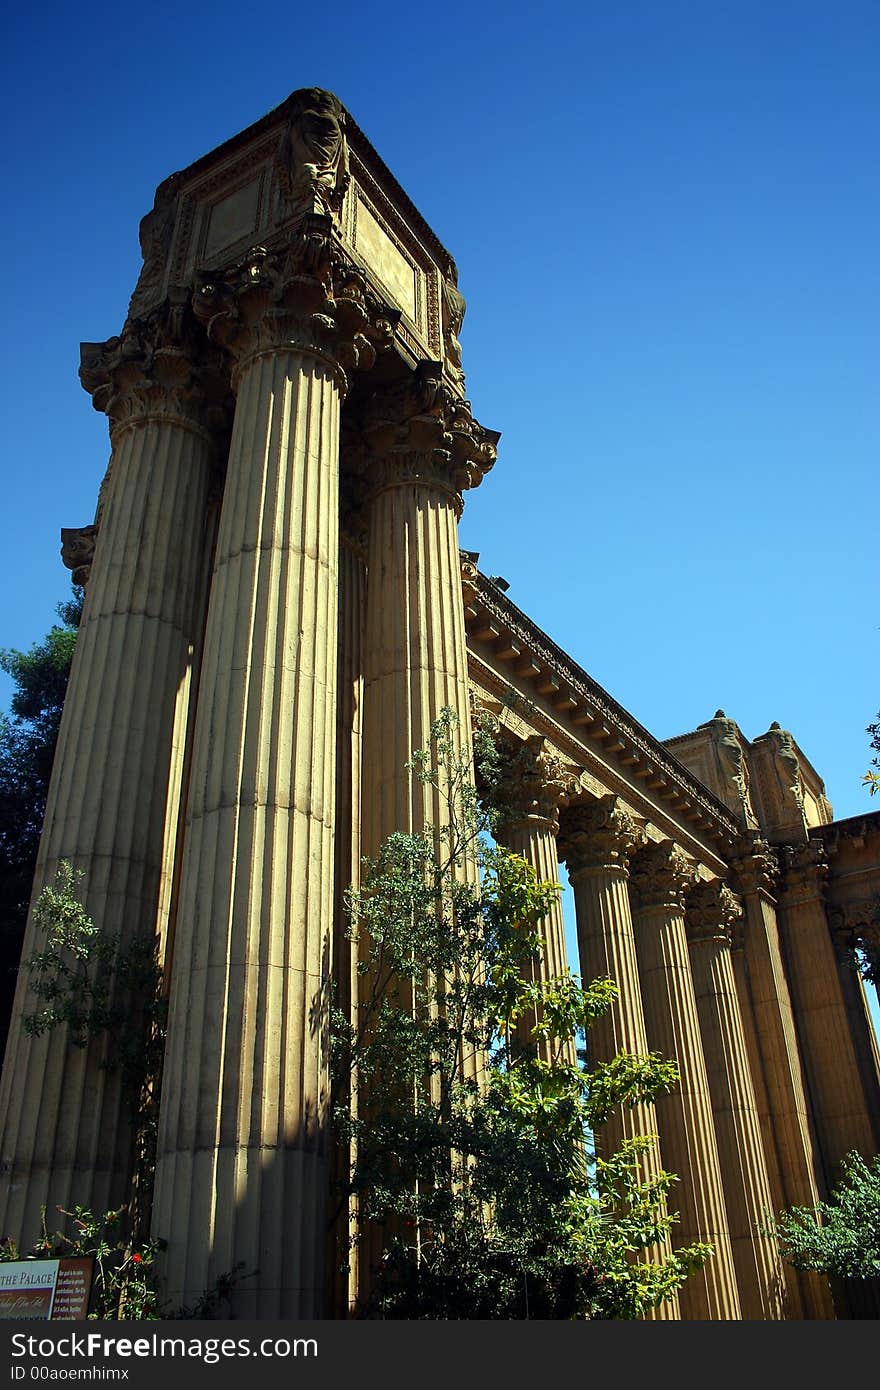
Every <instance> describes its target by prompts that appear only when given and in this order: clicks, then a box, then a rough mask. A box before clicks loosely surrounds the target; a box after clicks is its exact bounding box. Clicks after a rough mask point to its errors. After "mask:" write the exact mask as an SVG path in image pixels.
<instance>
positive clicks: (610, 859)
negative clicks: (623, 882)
mask: <svg viewBox="0 0 880 1390" xmlns="http://www.w3.org/2000/svg"><path fill="white" fill-rule="evenodd" d="M644 842H645V832H644V830H643V828H642V827H641V826H640V825H639V823H638V821H636V819H635V817H634V816H632V815H630V813H629V812H628V811H627V810H625V809H624V807H623V806H621V804H620V802H619V801H618V799H617V797H616V796H610V795H609V796H603V797H602V798H601V800H598V801H584V802H581V803H579V804H578V805H576V806H570V807H569V808H568V810H567V811H566V812H565V814H564V816H563V819H562V825H561V830H560V836H559V857H560V859H564V860H565V862H566V864H567V866H568V874H569V877H570V878H576V877H578V876H579V875H581V874H587V873H596V872H599V871H604V872H606V873H611V872H614V873H617V874H620V875H622V876H623V877H624V878H625V877H626V874H627V865H628V860H629V856H630V855H631V854H632V853H633V851H634V850H635V849H637V848H638V847H639V846H640V845H642V844H644Z"/></svg>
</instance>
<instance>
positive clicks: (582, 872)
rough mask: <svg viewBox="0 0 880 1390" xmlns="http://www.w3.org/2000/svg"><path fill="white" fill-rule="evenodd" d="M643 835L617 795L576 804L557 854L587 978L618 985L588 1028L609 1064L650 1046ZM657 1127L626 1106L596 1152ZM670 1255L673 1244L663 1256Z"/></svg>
mask: <svg viewBox="0 0 880 1390" xmlns="http://www.w3.org/2000/svg"><path fill="white" fill-rule="evenodd" d="M643 840H644V832H643V831H642V830H641V829H640V828H639V827H638V826H637V825H636V822H635V821H634V820H633V818H632V816H630V815H628V814H627V813H626V811H625V810H623V809H622V808H621V807H620V806H619V805H618V802H617V798H616V797H613V796H608V797H605V798H603V800H602V801H599V802H595V803H592V802H591V803H588V804H581V805H578V806H572V807H570V808H569V809H568V810H567V811H565V812H564V813H563V816H562V828H561V833H560V844H559V852H560V856H561V857H562V858H563V859H564V860H565V862H566V865H567V868H568V877H569V879H570V881H571V885H572V887H573V889H574V900H575V910H576V913H577V932H578V949H579V954H580V969H581V978H582V980H583V982H584V984H585V985H588V984H589V983H590V982H591V981H592V980H597V979H603V978H609V979H612V980H613V981H614V983H615V984H616V985H617V989H618V998H617V999H616V1001H615V1002H614V1003H613V1004H612V1006H611V1008H610V1009H609V1011H608V1013H607V1014H605V1015H604V1017H603V1018H600V1019H597V1020H596V1022H595V1023H594V1024H593V1025H592V1027H591V1028H590V1031H589V1035H588V1037H587V1057H588V1061H589V1063H590V1064H594V1063H596V1062H610V1061H611V1060H612V1058H614V1057H616V1056H617V1054H618V1053H620V1052H629V1053H635V1054H638V1055H640V1056H644V1055H645V1054H646V1053H647V1052H649V1051H650V1048H649V1045H648V1037H647V1033H646V1031H645V1018H644V1013H643V1009H642V993H641V987H640V984H639V971H638V963H637V960H636V947H635V938H634V935H633V924H632V917H631V914H630V903H629V894H628V892H627V879H628V877H629V871H628V862H629V855H630V853H631V852H632V850H633V849H634V848H635V847H636V846H638V845H640V844H641V843H642V842H643ZM659 1128H660V1126H659V1121H658V1117H657V1111H656V1109H655V1107H654V1106H653V1105H651V1104H648V1103H645V1104H641V1105H635V1106H632V1107H629V1106H623V1107H620V1108H619V1109H618V1110H617V1111H615V1113H614V1114H612V1115H611V1116H610V1117H609V1119H608V1122H607V1123H606V1124H605V1125H603V1126H602V1128H601V1130H600V1131H598V1132H597V1134H596V1136H595V1139H596V1147H597V1151H598V1152H599V1153H600V1154H601V1153H602V1152H603V1151H604V1152H605V1153H607V1154H612V1153H615V1152H616V1151H617V1150H618V1149H619V1148H620V1145H621V1144H622V1143H623V1141H624V1140H626V1139H633V1138H635V1137H637V1136H639V1135H647V1134H654V1135H656V1134H658V1132H659ZM641 1166H642V1171H643V1173H644V1176H645V1178H646V1179H650V1178H652V1177H655V1176H656V1175H657V1173H659V1172H660V1171H661V1170H662V1169H663V1166H664V1165H663V1156H662V1154H661V1150H660V1143H659V1140H658V1141H657V1142H655V1144H654V1147H653V1148H652V1149H650V1150H648V1151H647V1153H645V1154H644V1155H643V1157H642V1160H641ZM675 1243H676V1244H681V1243H682V1242H681V1241H676V1242H675ZM668 1252H669V1245H668V1244H667V1245H665V1246H664V1247H663V1249H662V1251H661V1253H662V1254H663V1255H666V1254H668ZM654 1316H655V1317H657V1318H661V1319H673V1320H675V1319H677V1318H678V1317H679V1301H678V1298H673V1299H668V1300H666V1302H665V1303H663V1304H662V1305H661V1307H660V1308H659V1309H657V1310H656V1312H655V1314H654Z"/></svg>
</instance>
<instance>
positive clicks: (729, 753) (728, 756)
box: [700, 709, 758, 829]
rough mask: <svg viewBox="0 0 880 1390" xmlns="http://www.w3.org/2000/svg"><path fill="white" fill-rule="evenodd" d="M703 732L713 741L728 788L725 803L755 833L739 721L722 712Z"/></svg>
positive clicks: (754, 820)
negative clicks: (738, 726) (706, 731)
mask: <svg viewBox="0 0 880 1390" xmlns="http://www.w3.org/2000/svg"><path fill="white" fill-rule="evenodd" d="M700 728H701V729H707V730H708V732H709V735H710V737H711V739H712V744H713V746H714V749H715V755H716V757H717V759H718V765H719V768H720V771H721V776H722V779H723V782H724V784H725V801H726V802H727V804H728V805H730V808H731V810H733V811H734V812H735V813H736V814H737V815H739V816H741V818H742V821H743V824H744V825H747V826H749V827H751V828H752V829H756V828H757V824H758V822H757V820H756V818H755V813H754V811H753V810H752V804H751V800H750V798H749V769H748V764H747V762H746V759H745V755H744V753H743V746H742V743H741V742H740V738H739V729H738V728H737V724H736V720H734V719H728V717H727V715H726V714H725V713H724V710H723V709H719V710H716V711H715V714H714V716H713V717H712V718H711V719H709V720H707V721H706V723H705V724H701V725H700Z"/></svg>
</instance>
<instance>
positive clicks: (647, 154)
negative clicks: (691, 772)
mask: <svg viewBox="0 0 880 1390" xmlns="http://www.w3.org/2000/svg"><path fill="white" fill-rule="evenodd" d="M6 39H7V42H6V45H5V48H6V55H5V58H4V59H3V66H4V71H3V81H2V89H0V90H2V101H3V104H4V106H5V110H4V112H3V122H4V137H5V144H6V147H7V151H8V155H7V167H6V172H5V175H4V179H3V183H2V187H3V198H4V205H5V206H4V212H3V217H2V219H0V222H2V239H3V248H2V250H3V259H2V264H3V267H4V281H5V283H4V299H5V311H6V330H5V332H4V334H3V337H2V353H3V358H4V361H3V364H2V376H0V380H2V389H3V390H4V392H5V393H6V402H5V408H4V416H3V418H4V421H5V425H6V430H5V435H6V439H5V463H4V479H5V481H4V495H5V497H6V499H7V504H8V511H7V514H6V516H7V520H6V535H7V546H8V554H7V562H6V566H5V583H4V605H3V620H2V624H0V645H5V646H27V645H29V643H30V642H31V641H32V640H33V639H34V638H36V637H38V636H39V635H41V634H42V632H43V631H44V630H45V629H46V627H47V626H48V623H49V622H50V620H51V618H52V615H53V609H54V605H55V603H56V602H57V600H58V599H59V598H61V597H62V596H64V595H65V592H66V584H67V571H65V570H64V569H63V567H62V565H61V562H60V559H59V557H58V548H59V539H58V531H59V528H60V527H61V526H62V525H64V526H76V525H83V524H85V523H87V522H89V521H90V520H91V519H92V515H93V510H94V505H95V498H96V493H97V487H98V483H99V481H100V478H101V476H102V474H103V471H104V467H105V464H106V460H107V455H108V440H107V429H106V420H105V419H104V417H102V416H99V415H97V414H96V413H95V412H93V410H92V408H91V405H90V402H89V399H88V397H87V396H86V395H85V393H84V392H83V391H82V390H81V388H80V386H79V383H78V380H77V366H78V358H79V349H78V345H79V342H80V340H81V339H86V340H99V339H103V338H106V337H109V336H110V335H111V334H113V333H115V332H118V330H119V328H120V327H121V324H122V322H123V319H124V315H125V311H126V306H127V302H128V297H129V295H130V293H131V290H132V288H133V286H134V282H135V280H136V278H137V274H138V269H139V263H140V253H139V248H138V239H137V228H138V221H139V219H140V217H141V216H142V215H143V213H144V212H146V211H147V210H148V209H149V207H150V206H151V204H152V199H153V192H154V189H155V186H156V184H157V183H158V182H159V181H160V180H161V179H163V178H164V177H165V176H166V175H167V174H168V173H170V172H171V171H172V170H174V169H178V168H182V167H184V166H185V165H187V164H188V163H190V162H191V161H192V160H194V159H195V158H197V157H198V156H200V155H201V154H203V153H205V152H206V151H207V150H209V149H211V148H212V147H213V146H215V145H217V144H218V143H220V142H221V141H222V140H224V139H226V138H227V137H228V136H230V135H232V134H234V133H235V132H236V131H238V130H240V129H241V128H243V127H244V126H246V125H248V124H249V123H250V122H252V121H254V120H256V119H257V118H258V117H260V116H261V115H263V114H264V113H265V112H266V111H267V110H269V109H270V108H271V107H272V106H274V105H276V104H277V103H278V102H279V101H281V100H283V98H284V97H285V96H286V95H287V94H288V93H289V92H290V91H292V90H294V89H295V88H297V87H301V86H311V85H320V86H325V87H329V88H331V89H332V90H334V91H335V92H337V93H338V95H339V96H340V97H341V99H342V101H343V102H344V103H345V105H346V106H347V107H348V108H349V109H350V110H351V112H352V113H353V115H354V116H355V118H356V120H357V121H358V123H359V124H360V125H361V126H362V128H363V129H364V131H365V132H366V133H367V135H368V136H369V137H370V139H371V140H372V141H373V143H374V144H375V145H376V147H377V148H378V150H379V152H380V153H381V154H382V155H383V157H384V158H385V159H386V161H387V162H388V164H389V165H390V167H391V168H392V170H394V172H395V173H396V175H397V176H398V177H399V179H400V181H401V183H402V184H403V185H404V187H405V188H406V189H407V191H408V192H409V193H410V195H411V196H412V198H413V199H414V201H415V203H416V204H417V205H418V207H419V208H420V209H421V210H422V212H423V213H424V215H425V216H426V218H427V220H428V221H429V222H430V223H431V224H432V226H433V227H434V228H435V230H436V232H437V233H438V235H439V236H440V238H441V239H442V240H443V241H444V242H445V243H446V244H447V246H448V247H449V248H450V250H451V251H452V252H453V254H454V255H455V257H456V259H457V261H458V264H459V269H460V284H461V288H462V290H463V292H464V294H465V295H466V297H467V299H468V313H467V317H466V320H465V324H464V329H463V332H462V335H461V337H462V342H463V347H464V364H465V368H466V370H467V374H468V391H469V394H470V396H471V399H472V401H473V406H474V412H475V414H476V415H477V416H478V418H480V419H481V420H482V422H483V423H484V424H486V425H488V426H490V427H492V428H495V429H499V430H501V431H502V441H501V449H500V454H499V460H498V463H497V465H496V467H495V470H494V471H493V473H491V474H490V475H489V477H488V479H487V480H486V482H485V483H484V485H483V487H482V488H481V489H480V490H479V491H478V492H476V493H474V494H471V495H470V496H469V498H468V500H467V505H466V508H465V516H464V521H463V524H462V543H463V544H464V545H465V546H466V547H469V548H471V549H474V550H479V551H480V552H481V565H482V566H483V567H484V568H485V569H486V570H487V571H488V572H490V573H500V574H502V575H504V576H505V577H506V578H507V579H508V580H509V581H510V585H511V589H510V596H511V598H512V599H514V601H515V602H516V603H517V604H519V605H520V607H522V608H524V609H525V610H526V612H528V613H529V614H530V616H531V617H532V618H533V619H534V620H535V621H536V622H538V623H539V624H540V625H541V626H543V627H544V628H545V629H546V630H547V631H548V632H549V633H550V634H551V636H552V637H553V638H554V639H556V640H557V641H558V642H559V643H560V644H561V645H562V646H563V647H565V648H566V649H567V650H568V651H569V652H571V654H572V655H573V656H574V657H575V658H576V659H577V660H578V661H579V662H580V663H581V664H582V665H583V666H585V667H586V668H587V670H588V671H590V673H591V674H592V675H593V676H594V677H595V678H596V679H598V680H599V681H600V682H601V683H602V684H603V685H605V686H606V687H607V689H608V690H610V692H611V693H612V694H613V695H614V696H615V697H616V698H617V699H618V700H620V701H621V703H623V704H624V705H625V706H627V707H628V708H629V709H630V710H631V711H632V713H633V714H634V715H635V716H636V717H637V718H638V719H640V720H641V721H642V722H643V723H644V724H645V725H647V727H648V728H649V729H650V730H651V731H652V732H653V733H655V734H656V735H657V736H658V737H661V738H662V737H668V736H670V735H673V734H677V733H681V732H683V731H684V730H686V729H690V728H693V727H694V726H695V725H696V724H698V723H699V722H701V721H702V720H704V719H708V718H709V717H711V715H712V714H713V713H714V711H715V709H716V708H717V707H719V706H723V707H724V709H725V710H726V711H727V713H728V714H730V715H731V716H733V717H734V718H735V719H736V720H737V721H738V722H739V723H740V725H741V727H742V729H743V731H744V732H745V734H746V735H747V736H748V737H754V736H756V735H757V734H760V733H762V732H764V731H765V730H766V729H767V727H768V726H769V724H770V722H771V720H774V719H778V720H779V721H780V722H781V723H782V725H783V726H785V727H787V728H790V729H791V730H792V732H793V733H794V735H795V737H796V738H797V740H798V741H799V742H800V744H801V746H802V747H803V748H804V750H805V752H806V753H807V754H808V756H809V757H810V758H811V759H812V761H813V762H814V764H815V766H816V767H817V769H818V770H819V772H820V773H821V774H822V775H823V776H824V777H825V780H826V785H827V790H828V795H829V797H830V799H831V801H832V803H833V805H834V808H835V812H836V814H837V815H838V816H847V815H855V814H857V813H858V812H859V811H862V810H870V809H874V807H873V806H872V803H871V801H870V799H869V797H868V795H867V792H866V791H864V790H863V789H862V787H861V785H860V782H861V777H862V774H863V772H864V770H865V768H866V766H867V764H868V761H869V756H870V755H869V750H868V740H867V737H866V735H865V732H864V729H865V725H866V723H867V722H868V720H869V719H870V718H871V717H872V716H873V715H874V713H875V711H876V710H877V708H878V705H880V681H878V670H877V660H876V652H877V640H876V639H877V622H878V619H877V612H878V604H877V598H878V594H877V584H876V568H877V567H876V558H875V556H874V554H873V551H874V548H875V542H874V540H873V537H874V534H875V530H876V517H875V513H874V507H875V505H876V502H875V500H872V499H873V498H874V493H873V488H872V486H871V484H872V483H873V481H874V478H875V477H876V465H877V446H878V434H880V401H878V391H877V376H878V323H880V255H878V247H880V177H878V155H877V151H878V149H880V104H878V87H877V74H878V70H880V5H878V3H876V0H842V2H841V3H839V4H835V5H831V4H828V3H827V0H821V3H819V2H817V0H737V3H720V0H713V3H702V2H701V0H665V3H660V2H659V0H657V3H647V2H646V0H616V3H614V4H606V3H598V2H597V0H586V2H585V3H580V4H572V3H562V4H556V5H554V6H543V7H536V6H531V5H530V6H518V5H516V4H513V3H496V2H495V0H491V3H482V4H481V3H476V4H468V5H465V4H462V3H460V0H451V3H448V4H445V5H442V6H414V5H412V4H410V3H406V4H404V3H399V2H398V0H391V2H390V3H384V4H382V5H381V6H379V5H375V4H366V3H361V4H351V3H349V0H337V3H335V4H334V5H332V6H326V5H297V6H288V7H280V6H278V5H271V6H269V5H265V4H261V3H259V0H255V2H254V3H250V4H241V3H239V4H230V3H227V0H216V2H215V3H212V4H186V3H183V4H175V5H170V4H168V3H166V0H158V3H155V4H151V5H150V6H127V5H122V4H113V5H109V4H106V3H101V2H100V0H98V2H97V3H94V4H90V5H88V6H85V7H82V8H81V7H78V6H77V7H74V6H72V5H69V4H63V5H62V4H58V3H55V4H52V3H50V4H48V5H42V6H39V7H33V8H32V9H30V10H28V11H25V10H24V8H23V7H21V8H17V9H16V10H15V11H14V12H13V13H11V15H10V18H9V19H8V20H7V26H6ZM7 690H8V686H7V685H3V686H2V687H0V699H5V698H6V692H7ZM875 805H876V803H875Z"/></svg>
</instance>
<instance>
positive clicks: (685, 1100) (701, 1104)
mask: <svg viewBox="0 0 880 1390" xmlns="http://www.w3.org/2000/svg"><path fill="white" fill-rule="evenodd" d="M692 880H693V870H692V868H691V866H690V864H689V862H688V860H687V859H686V858H685V856H684V855H683V854H682V853H681V852H680V850H678V849H677V848H676V847H675V846H674V845H673V844H672V842H671V841H670V840H665V841H662V842H661V843H660V844H650V845H648V846H646V847H645V848H644V849H642V850H641V851H640V852H639V854H638V855H636V856H634V858H633V861H632V868H631V877H630V891H631V894H632V901H633V920H634V927H635V939H636V951H637V954H638V962H639V978H640V980H641V986H642V998H643V1001H644V1008H645V1027H646V1031H647V1034H648V1042H649V1044H650V1046H651V1048H652V1049H653V1050H654V1051H657V1052H660V1053H661V1054H662V1055H663V1056H664V1057H669V1058H671V1059H672V1060H673V1061H675V1062H676V1063H677V1064H678V1070H679V1074H680V1078H681V1079H680V1082H679V1085H678V1087H677V1088H676V1090H675V1091H674V1092H673V1093H672V1094H671V1095H668V1096H659V1097H658V1098H657V1102H656V1105H657V1115H658V1119H659V1121H660V1134H661V1137H662V1142H663V1159H664V1163H665V1165H666V1167H667V1168H668V1169H669V1170H670V1171H671V1172H673V1173H677V1174H678V1176H679V1178H680V1179H681V1182H680V1184H679V1185H678V1186H677V1187H675V1188H674V1189H673V1193H672V1201H673V1202H674V1203H676V1204H677V1205H678V1207H679V1211H680V1214H681V1223H680V1226H679V1228H678V1229H679V1232H680V1234H681V1238H682V1240H683V1242H684V1243H685V1244H689V1243H690V1242H691V1241H696V1240H702V1241H711V1243H712V1245H713V1246H714V1248H715V1253H714V1255H713V1256H712V1257H711V1258H710V1259H709V1260H707V1261H706V1264H705V1265H704V1266H703V1268H702V1270H700V1271H699V1272H698V1273H696V1274H693V1275H691V1276H690V1278H689V1279H688V1280H687V1282H686V1283H685V1285H684V1287H683V1288H682V1290H681V1292H680V1294H679V1298H680V1302H681V1313H682V1317H683V1318H685V1319H703V1318H716V1319H717V1318H720V1319H730V1318H733V1319H737V1318H739V1317H740V1315H741V1314H740V1306H739V1298H738V1297H737V1291H736V1274H735V1271H734V1266H733V1256H732V1253H731V1248H730V1233H729V1227H728V1223H727V1212H726V1210H725V1205H724V1191H723V1186H722V1180H721V1166H720V1163H719V1159H718V1145H717V1142H716V1139H715V1126H714V1123H713V1117H712V1104H711V1099H710V1096H709V1081H708V1077H707V1075H706V1063H705V1059H704V1056H703V1047H702V1041H701V1038H700V1027H699V1020H698V1017H697V1005H696V999H695V996H694V984H693V978H692V975H691V969H690V961H689V959H688V949H687V938H686V936H685V928H684V893H685V889H686V887H687V886H688V884H690V883H691V882H692Z"/></svg>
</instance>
